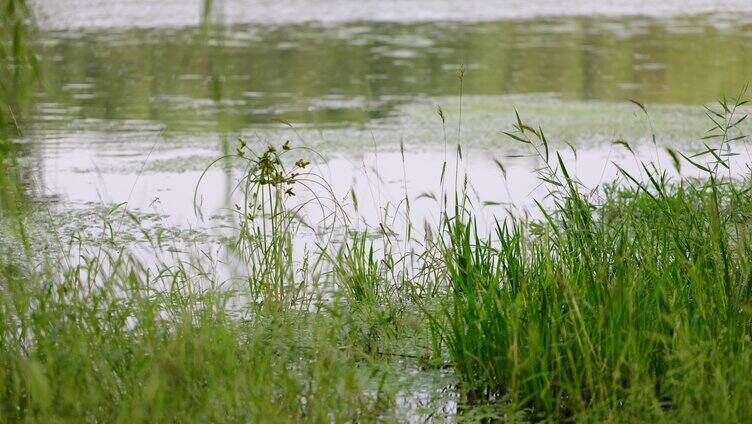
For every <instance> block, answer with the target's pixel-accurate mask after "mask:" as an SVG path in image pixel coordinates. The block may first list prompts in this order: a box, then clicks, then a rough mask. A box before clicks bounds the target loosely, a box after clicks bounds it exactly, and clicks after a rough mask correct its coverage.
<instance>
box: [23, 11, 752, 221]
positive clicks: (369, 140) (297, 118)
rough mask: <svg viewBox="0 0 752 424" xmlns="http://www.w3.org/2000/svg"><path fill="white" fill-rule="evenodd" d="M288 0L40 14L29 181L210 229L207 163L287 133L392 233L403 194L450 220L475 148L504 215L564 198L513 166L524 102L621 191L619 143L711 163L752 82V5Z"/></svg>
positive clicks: (50, 191) (215, 196)
mask: <svg viewBox="0 0 752 424" xmlns="http://www.w3.org/2000/svg"><path fill="white" fill-rule="evenodd" d="M277 3H278V2H253V3H252V5H251V6H246V3H243V2H235V1H227V2H212V4H210V5H209V8H208V9H206V10H210V11H211V12H212V13H211V14H210V15H209V16H210V18H207V19H204V16H205V15H203V14H202V10H203V9H202V8H203V4H202V3H199V2H182V1H181V2H170V1H168V2H160V5H159V7H157V6H154V4H153V3H151V2H139V1H133V2H116V1H89V2H84V1H73V0H68V1H61V2H58V1H54V2H53V1H41V0H40V1H37V2H36V10H37V15H38V21H39V25H40V26H41V33H40V40H39V45H38V48H39V51H40V59H41V64H42V69H43V72H44V77H45V78H44V84H43V85H44V86H43V88H42V89H40V90H39V94H38V95H37V96H36V98H35V108H34V111H33V113H32V114H31V115H29V116H27V117H25V121H26V122H25V123H26V124H28V126H29V127H30V128H31V131H29V132H27V133H26V135H25V137H24V138H23V139H22V140H21V143H22V145H23V148H24V149H25V150H26V151H27V156H28V158H29V163H30V168H31V169H32V170H33V172H31V173H30V176H29V178H32V179H36V180H38V181H37V182H38V183H39V185H41V186H42V187H43V188H44V192H45V194H47V195H50V196H55V198H57V199H59V201H60V203H61V204H63V205H65V206H66V207H70V206H73V207H83V208H88V207H91V205H93V204H102V203H103V204H117V203H120V202H128V205H129V206H128V207H129V209H131V210H133V211H141V212H156V213H159V214H162V215H164V217H165V219H166V222H167V223H168V224H169V225H174V226H182V227H190V228H193V227H202V228H207V229H212V228H215V227H216V226H218V225H219V224H218V223H216V222H207V220H206V219H203V220H202V219H199V218H198V217H197V216H196V214H195V213H194V206H195V205H194V204H193V201H194V190H196V188H197V182H198V179H199V176H200V175H201V173H202V172H203V171H204V169H205V167H206V166H207V165H208V163H209V162H210V161H211V160H212V159H213V158H215V157H217V156H220V155H223V154H227V153H232V152H233V151H234V148H235V140H236V138H238V137H243V138H245V139H248V140H250V141H251V142H252V143H254V145H255V146H260V145H263V144H265V143H272V144H276V145H281V144H282V143H283V142H284V141H285V140H287V139H290V140H291V141H292V144H293V145H295V146H309V147H312V148H314V149H316V150H317V151H319V152H320V153H321V154H322V156H323V158H322V159H319V160H316V161H315V166H317V168H316V170H317V172H320V173H321V174H322V175H323V176H324V177H325V178H326V179H327V180H328V181H330V182H331V184H332V186H333V187H334V190H335V194H336V196H337V198H338V199H346V198H347V195H348V193H349V191H350V190H351V189H353V190H355V191H356V193H357V195H358V196H359V197H360V198H361V199H367V201H361V207H360V210H359V214H360V215H361V216H362V218H363V220H364V224H363V225H365V226H366V227H372V228H373V227H377V226H378V225H379V224H380V223H382V222H381V221H384V220H385V217H384V208H385V207H387V206H388V205H391V206H392V207H393V209H392V210H393V211H394V210H395V209H396V208H395V207H396V205H399V204H400V202H401V200H402V199H403V198H404V197H405V196H407V197H408V198H410V199H412V200H413V201H414V205H413V209H412V212H413V213H415V214H416V215H417V217H418V221H420V220H422V219H430V218H431V217H432V211H433V212H435V211H436V210H437V209H436V205H432V204H431V200H430V199H431V196H437V195H438V193H439V191H440V188H439V187H438V181H439V174H440V167H441V163H442V162H443V161H444V160H445V158H448V160H449V161H450V167H451V166H453V165H452V164H451V161H452V160H453V159H452V158H454V156H455V153H454V152H455V149H456V148H455V145H456V144H457V143H458V141H459V142H460V143H461V144H462V145H463V146H464V149H465V154H464V158H463V163H462V164H461V168H462V170H463V172H467V173H468V175H469V180H470V181H471V183H472V187H473V190H474V193H475V194H476V197H477V203H478V205H483V204H485V206H483V208H482V209H483V210H484V212H483V213H484V214H487V215H488V216H489V219H492V218H493V217H494V216H501V215H503V214H505V213H507V210H509V209H510V208H511V209H515V208H517V207H518V206H520V205H526V204H527V205H529V204H530V203H531V199H532V198H534V197H535V196H541V195H544V194H545V191H541V189H540V188H539V187H538V186H539V180H537V179H536V176H535V174H534V172H532V170H533V169H535V168H537V167H539V166H540V165H541V164H540V163H539V162H536V160H533V159H530V158H514V157H510V156H517V155H520V154H523V153H529V152H528V151H525V150H524V149H523V147H524V146H520V145H519V144H516V143H513V142H511V141H510V140H509V139H508V138H506V137H504V136H502V135H501V131H504V130H509V129H510V127H511V124H512V123H513V122H514V110H515V108H516V109H517V110H519V111H520V113H521V114H522V115H523V117H524V118H525V119H526V120H527V121H528V122H530V123H532V124H535V125H540V126H542V127H543V128H544V129H545V130H546V132H547V134H548V135H549V138H550V139H551V141H552V143H553V144H554V146H555V147H556V148H557V149H560V150H562V151H563V152H565V153H566V154H568V155H570V156H568V157H569V160H571V161H575V156H574V154H572V153H571V152H569V151H570V150H571V149H570V147H569V145H571V146H576V149H578V151H579V152H578V153H579V154H578V156H577V160H576V163H574V164H573V167H574V168H576V169H577V171H578V175H580V176H581V177H582V178H583V180H585V181H586V182H587V183H589V184H591V185H596V184H598V183H601V182H604V181H608V180H610V179H613V178H616V177H617V173H616V171H615V168H614V167H613V166H611V165H610V162H611V161H613V160H615V159H617V160H621V161H626V162H627V165H625V166H630V165H631V164H633V163H634V161H633V160H632V158H631V157H630V156H629V155H627V154H626V153H625V152H624V151H615V150H614V145H613V144H612V143H613V142H614V141H616V140H620V139H623V140H627V141H628V142H630V143H631V144H633V145H634V146H635V148H636V149H638V150H639V151H641V152H643V154H646V155H648V156H651V155H652V156H653V157H656V158H657V157H659V156H663V160H664V161H667V162H665V163H668V160H667V158H666V157H665V154H662V153H660V152H659V151H662V148H659V147H656V146H653V145H652V134H654V133H655V134H657V142H658V144H659V146H674V147H677V148H681V149H684V150H687V151H691V150H692V149H696V148H698V147H699V146H700V145H699V144H698V142H697V139H698V138H699V137H700V136H701V135H702V133H703V131H704V130H705V129H706V128H707V125H708V122H707V120H706V119H705V118H704V116H703V113H702V108H701V105H702V104H705V103H707V102H711V101H713V100H714V99H716V98H717V97H718V96H719V95H721V94H723V93H727V94H731V93H734V92H736V90H738V89H739V88H740V87H741V86H742V85H743V84H744V83H745V82H747V79H748V78H749V76H750V75H752V62H750V61H749V60H747V58H749V57H752V51H750V50H752V43H750V41H752V10H750V9H752V6H750V5H749V3H748V2H746V1H731V0H730V1H726V2H707V1H691V2H680V1H668V2H663V3H662V5H658V4H656V3H655V2H638V1H619V2H609V5H603V4H601V3H602V2H586V1H581V2H575V3H574V4H568V5H567V7H563V6H561V5H560V4H559V3H560V2H553V1H548V0H538V1H536V2H529V1H525V2H516V1H512V2H508V4H506V6H505V7H497V6H496V5H495V3H494V2H486V1H474V2H473V3H472V4H466V3H462V5H460V4H459V3H458V2H454V1H444V2H432V3H431V4H430V6H429V5H428V3H426V2H421V1H418V2H387V3H384V2H370V1H367V2H348V1H326V2H315V5H314V3H312V2H305V1H302V0H300V1H295V2H285V5H283V6H279V5H278V4H277ZM698 13H701V14H700V15H698ZM460 69H464V77H463V81H462V84H460V81H459V77H458V74H459V72H460ZM460 86H462V91H463V95H462V99H461V101H460V96H459V92H460ZM627 99H638V100H639V101H641V102H643V103H645V104H647V105H648V108H649V111H650V119H649V120H648V119H646V118H645V117H644V116H643V115H642V113H641V111H640V110H639V109H638V108H637V107H636V106H634V105H633V104H631V103H629V102H627ZM439 106H440V107H441V108H442V109H443V110H444V112H445V114H446V117H447V121H446V124H445V125H442V122H441V120H440V119H439V116H438V114H437V107H439ZM460 109H461V115H462V120H461V122H462V123H461V128H460V118H459V117H460ZM400 144H403V145H404V146H405V151H406V153H405V154H404V156H403V154H402V153H400ZM617 150H618V149H617ZM447 152H448V153H447ZM656 152H658V153H656ZM656 155H657V156H656ZM403 157H404V159H403ZM494 159H497V160H500V161H501V162H502V163H503V164H504V166H505V167H506V170H507V174H508V175H507V177H506V179H505V178H504V177H503V176H502V173H501V172H500V170H499V168H498V167H497V166H496V164H495V163H494V161H493V160H494ZM237 177H238V170H237V169H232V168H222V167H217V168H215V169H214V170H212V171H211V172H209V174H208V175H207V176H206V180H205V182H204V184H202V186H201V187H198V192H197V199H198V200H199V201H200V202H201V206H202V209H204V212H205V214H204V218H206V217H211V216H212V215H214V214H216V213H219V214H221V213H222V211H223V210H224V209H225V208H227V207H231V206H232V204H233V202H234V200H232V187H233V184H234V181H235V180H236V178H237ZM449 185H450V186H452V183H451V182H450V183H449ZM517 209H519V208H517ZM518 212H520V211H519V210H518ZM391 220H392V221H394V222H396V221H399V219H398V218H396V217H392V218H391ZM209 221H211V220H209ZM394 222H393V223H394Z"/></svg>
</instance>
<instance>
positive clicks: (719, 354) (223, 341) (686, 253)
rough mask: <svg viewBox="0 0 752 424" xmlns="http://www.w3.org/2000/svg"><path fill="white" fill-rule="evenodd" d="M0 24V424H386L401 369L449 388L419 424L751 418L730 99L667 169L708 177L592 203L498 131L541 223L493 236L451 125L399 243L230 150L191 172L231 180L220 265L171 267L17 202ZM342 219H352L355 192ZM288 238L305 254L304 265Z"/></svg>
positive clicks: (739, 192)
mask: <svg viewBox="0 0 752 424" xmlns="http://www.w3.org/2000/svg"><path fill="white" fill-rule="evenodd" d="M211 3H212V2H209V1H207V2H205V10H206V11H209V10H210V9H211ZM0 5H2V6H3V11H4V13H2V14H0V16H2V18H3V19H4V20H3V24H4V25H3V27H2V31H3V37H4V42H3V43H2V45H0V47H2V49H0V59H2V60H3V66H6V65H7V66H8V68H7V69H12V70H14V72H13V73H5V74H4V75H16V76H17V77H18V78H16V76H14V77H13V78H14V79H10V80H7V79H3V80H2V81H0V83H2V84H3V85H2V86H1V87H0V88H2V89H3V95H4V97H3V99H2V101H3V102H4V105H3V106H8V107H4V108H3V112H2V113H0V118H2V119H3V121H2V122H0V124H1V125H2V128H3V132H2V133H0V139H1V140H2V142H1V143H0V148H2V149H0V153H2V156H0V164H2V166H3V168H2V172H0V188H1V189H2V190H1V191H0V195H2V197H0V218H1V219H2V226H3V230H4V231H6V230H7V231H6V232H7V234H8V236H7V237H6V238H4V239H3V240H0V242H2V249H4V250H3V251H2V252H0V253H1V254H0V421H2V422H82V421H83V422H166V421H178V422H184V421H188V422H192V421H199V422H249V421H250V422H297V421H302V422H370V421H377V420H382V421H398V420H404V419H405V416H404V415H403V414H401V413H399V411H398V410H399V408H400V406H399V405H398V402H397V399H398V398H400V397H401V398H405V397H410V396H412V395H413V393H412V392H410V390H411V389H410V387H409V384H408V385H407V386H405V385H403V384H402V383H399V382H400V381H404V380H405V376H404V374H405V371H404V368H399V367H395V366H394V364H395V363H398V364H401V363H405V362H410V363H414V364H415V367H414V368H413V369H411V371H413V372H419V369H420V368H422V369H423V370H426V369H439V370H449V371H450V372H451V373H452V375H453V376H454V377H453V378H454V379H455V381H456V385H455V386H454V387H452V388H451V389H450V390H451V391H453V392H456V394H457V397H456V398H453V399H454V400H452V401H451V402H457V403H458V406H457V408H456V411H449V412H446V414H445V415H441V414H439V413H437V411H432V412H430V413H428V414H426V415H425V416H422V415H409V413H408V417H407V418H410V419H414V420H418V419H421V420H423V419H426V420H431V419H434V420H441V419H447V418H448V419H457V420H460V419H463V418H464V419H468V420H471V421H493V420H495V419H498V420H506V421H537V420H545V421H619V422H620V421H630V422H631V421H657V422H664V421H665V422H676V421H687V422H696V421H703V422H747V421H750V420H752V408H750V406H749V405H750V404H752V380H751V379H750V378H749V370H750V367H751V366H752V353H751V351H750V344H751V343H752V334H751V333H752V328H751V327H750V326H751V325H752V262H750V258H752V237H750V234H752V231H751V230H752V221H751V220H750V219H751V218H752V215H751V213H750V210H752V209H750V208H751V207H752V195H751V194H750V190H751V189H752V181H750V179H749V177H748V176H747V175H746V174H747V173H746V172H744V173H742V172H732V170H731V158H732V157H733V155H734V154H735V153H734V149H733V148H732V146H733V145H734V144H737V143H741V142H743V141H744V140H745V139H744V136H743V134H739V132H738V130H739V127H740V124H741V123H742V122H744V120H745V119H746V115H744V114H743V113H741V110H742V109H743V108H744V106H745V102H743V101H742V100H741V98H742V97H743V95H744V91H742V92H740V93H739V95H738V96H737V99H735V100H733V101H728V100H725V99H722V100H721V101H720V102H719V105H718V107H716V108H708V110H707V114H708V118H709V120H710V122H711V123H712V128H711V130H710V131H708V133H707V134H705V136H704V138H703V140H702V142H701V143H700V144H701V150H700V151H698V152H696V153H691V154H690V153H681V152H675V151H673V150H670V151H669V152H668V153H669V155H670V157H671V158H672V162H673V165H674V168H675V169H676V171H677V172H679V171H681V168H682V165H684V166H687V167H692V168H694V169H695V170H697V171H699V172H700V173H701V174H702V177H701V178H688V177H687V178H684V177H681V176H679V177H674V178H670V177H668V173H667V172H665V171H664V170H663V169H662V168H661V167H660V164H657V165H656V164H654V163H640V167H639V169H640V170H639V174H633V173H629V172H627V171H626V170H625V169H623V168H619V169H620V172H621V181H618V182H615V183H613V184H608V185H605V186H603V187H597V188H592V189H589V188H586V187H584V185H583V184H581V183H580V182H579V181H578V180H577V179H576V177H575V176H574V175H573V174H572V173H570V171H569V169H568V168H567V164H566V163H565V161H564V160H563V159H562V157H561V156H560V155H559V154H558V152H557V151H556V150H555V149H554V148H553V147H552V145H551V144H550V143H549V140H548V139H547V138H546V135H545V134H544V132H543V130H542V129H541V128H535V127H533V126H531V125H528V124H526V123H525V122H524V121H523V120H522V119H521V117H520V116H519V115H518V116H517V117H516V122H515V123H514V128H513V130H512V131H509V132H507V133H506V134H507V136H508V137H509V138H510V139H512V140H514V141H516V142H520V143H523V144H525V145H526V146H527V147H528V148H529V149H530V150H531V155H533V156H535V157H536V158H537V159H538V161H539V163H540V164H541V167H540V168H539V169H537V170H536V172H537V173H538V176H539V179H540V182H541V184H543V185H545V186H546V187H548V188H549V191H548V193H547V196H546V198H545V199H541V200H540V201H541V203H537V205H538V208H539V216H540V218H539V219H527V218H519V217H510V218H507V219H506V220H498V221H496V222H495V223H494V225H493V226H492V228H491V229H490V231H489V229H486V228H483V227H482V226H481V225H480V224H479V223H478V219H477V218H476V216H477V215H476V213H475V209H474V207H475V206H477V205H475V204H474V201H473V200H472V196H471V193H470V192H471V187H470V184H469V182H468V178H467V177H466V176H465V178H464V179H463V178H462V175H460V172H459V162H460V160H461V159H462V155H463V154H462V146H461V138H462V129H461V123H460V124H459V125H458V129H457V143H458V144H457V148H456V158H455V160H456V162H455V166H454V170H452V169H451V168H452V166H451V164H449V161H448V158H446V153H445V160H444V162H443V163H441V164H439V165H440V168H441V169H440V175H441V176H440V186H441V192H440V195H439V197H438V200H437V205H438V207H439V209H440V217H441V218H440V220H439V222H438V224H436V225H433V226H432V225H430V224H427V223H426V224H424V225H423V229H422V230H419V228H420V226H418V225H414V223H413V222H412V217H411V202H410V201H411V199H410V198H409V196H408V194H407V189H405V198H404V199H403V201H402V202H401V203H400V205H397V206H396V207H395V210H396V211H398V212H399V213H400V214H402V215H401V216H402V217H404V221H405V231H404V233H403V234H399V232H398V231H395V230H394V229H392V228H390V226H389V225H388V224H387V221H388V219H386V218H387V217H388V216H389V212H388V211H386V210H385V212H384V216H385V218H384V219H383V222H382V223H380V225H379V226H378V227H377V228H367V229H365V230H364V229H362V228H360V227H358V226H357V225H355V224H356V221H357V217H355V216H351V214H349V213H348V212H347V210H348V209H347V207H346V205H344V204H343V203H344V202H343V201H342V200H341V199H338V198H337V196H336V195H335V193H334V190H333V189H332V188H331V186H329V184H328V183H327V181H325V180H324V179H323V178H321V177H320V176H319V175H317V174H316V173H315V172H313V171H312V170H311V168H310V166H309V165H310V161H313V160H316V158H317V155H316V153H315V152H312V151H310V150H308V149H305V148H300V147H298V146H295V145H293V143H291V142H289V141H285V142H283V143H282V144H280V145H277V146H261V147H259V146H253V147H251V146H249V145H248V144H247V143H246V141H244V140H238V144H237V149H236V151H235V152H234V154H230V153H228V154H226V155H224V156H223V157H221V158H219V159H217V161H215V162H213V163H212V164H210V165H209V167H208V168H207V172H208V171H209V170H211V169H212V168H213V167H216V166H223V165H224V164H226V163H227V162H229V161H233V162H236V163H237V164H240V165H239V166H240V168H241V169H243V173H242V175H241V177H240V179H239V181H238V183H237V185H236V187H235V190H234V194H236V195H237V197H239V198H240V199H241V200H240V201H239V203H238V204H237V205H235V206H234V208H233V210H232V214H233V217H234V218H233V223H234V227H233V231H232V235H233V239H232V242H231V243H228V245H226V246H224V245H223V246H222V251H223V253H224V254H226V256H225V257H223V258H221V259H220V258H215V257H212V256H211V255H210V254H209V253H208V252H206V251H199V252H196V254H195V257H191V258H185V257H182V256H179V255H176V254H173V252H172V251H171V250H169V249H165V246H164V245H163V243H162V242H161V241H160V240H159V236H157V240H154V239H152V238H151V236H149V235H148V234H147V233H145V234H147V236H146V238H147V241H148V242H149V244H148V246H149V248H150V249H151V250H150V252H151V253H153V256H154V257H155V258H157V260H155V261H152V262H149V263H147V262H146V261H144V260H142V259H139V256H138V255H137V254H136V253H135V252H134V251H131V250H130V249H128V248H127V247H126V246H125V243H124V242H123V238H124V236H123V235H121V234H118V231H117V229H120V228H123V227H122V222H119V223H118V222H112V221H109V219H110V218H106V219H105V220H104V222H103V225H102V229H103V230H102V232H101V235H100V236H99V237H96V238H94V239H93V240H92V239H91V238H89V239H87V240H88V241H86V242H84V237H81V236H76V235H74V236H73V237H71V238H70V240H62V238H61V235H60V234H58V233H57V231H56V227H55V226H54V222H47V223H46V224H47V226H43V225H44V223H45V219H46V218H45V217H46V216H49V213H47V214H46V213H44V212H45V211H42V213H40V211H39V210H38V209H44V208H45V205H44V204H40V203H32V202H30V201H28V193H27V192H26V189H25V186H27V185H29V184H28V183H24V182H22V181H23V179H22V178H21V175H20V173H19V172H18V164H17V162H16V161H15V156H14V155H13V154H12V153H7V152H12V149H11V148H6V146H10V143H9V141H8V139H9V138H10V134H9V132H8V128H9V127H8V125H7V124H8V123H9V122H11V121H12V120H9V119H8V117H9V116H11V115H10V114H6V110H7V111H11V110H13V108H14V107H18V109H19V110H21V111H22V110H23V109H24V108H23V107H22V106H23V105H24V104H25V103H24V100H23V99H24V94H23V93H27V92H28V90H21V89H20V88H23V87H26V88H28V87H29V86H28V82H26V83H23V81H28V80H26V79H24V78H21V77H22V76H24V75H27V73H28V70H29V69H32V68H33V66H34V60H33V55H30V53H29V52H28V51H26V50H25V47H24V45H25V43H24V37H26V31H27V29H26V28H27V27H26V26H25V24H24V23H25V22H26V17H25V15H24V14H23V13H25V11H26V10H27V9H26V8H25V3H24V2H23V1H19V0H5V1H0ZM206 14H207V15H208V12H206ZM5 40H11V42H5ZM7 46H11V48H10V49H8V47H7ZM24 67H25V68H24ZM19 69H21V70H23V69H26V71H23V72H21V71H19V72H21V73H20V74H16V73H15V71H16V70H19ZM463 78H464V70H461V71H460V82H461V83H462V79H463ZM19 84H20V85H19ZM24 84H26V85H24ZM12 86H15V87H18V88H19V89H13V90H10V89H9V88H8V87H12ZM8 93H13V94H14V96H11V97H12V98H11V97H8V96H7V95H8ZM460 97H462V94H461V92H460ZM634 103H635V106H636V107H638V108H639V109H640V110H642V111H643V112H644V113H645V114H646V115H647V114H648V110H647V108H646V107H645V106H644V105H642V104H640V103H638V102H634ZM461 104H462V102H461V100H460V105H461ZM438 114H439V117H440V119H441V122H442V129H443V134H444V145H445V151H446V150H447V147H446V146H447V144H448V136H447V130H446V122H447V121H446V113H445V111H444V110H442V109H441V108H439V109H438ZM459 115H460V122H461V109H460V112H459ZM22 121H23V120H22ZM10 128H13V129H14V130H15V131H17V132H18V131H20V127H19V126H18V123H17V122H15V121H14V122H13V125H12V126H11V127H10ZM619 143H620V144H622V145H623V146H624V147H625V148H627V149H629V150H630V151H631V150H632V149H631V147H630V146H629V144H628V143H626V142H624V141H620V142H619ZM225 147H227V146H225ZM656 148H657V145H656ZM225 150H227V149H225ZM401 152H402V157H403V169H404V167H405V166H407V165H408V164H406V163H405V159H404V158H405V154H404V146H401ZM635 160H638V159H637V158H635ZM499 165H500V170H501V171H502V173H503V172H505V171H504V168H503V166H502V165H501V164H499ZM617 166H618V165H617ZM447 169H449V172H447ZM448 174H449V175H448ZM451 174H454V179H453V180H451V178H450V177H451ZM740 175H741V177H740ZM202 180H203V177H202V178H201V180H200V181H199V182H198V187H200V186H201V184H202ZM452 186H453V188H451V187H452ZM198 187H197V191H196V193H197V194H196V196H195V198H194V204H195V206H196V212H197V215H199V216H200V215H201V214H202V208H201V205H200V201H199V200H198ZM447 187H450V188H447ZM210 189H211V188H210ZM433 198H434V200H436V197H435V196H433ZM452 198H453V202H452V201H450V200H449V199H452ZM350 201H351V205H350V206H352V207H353V208H354V210H355V212H356V214H357V210H358V199H357V197H356V195H355V192H354V191H353V192H352V193H351V200H350ZM112 211H114V212H118V213H117V214H116V216H117V218H115V219H132V220H134V222H135V223H136V224H139V220H138V218H137V217H136V216H135V215H134V214H132V213H127V212H126V211H125V210H124V211H122V213H121V211H120V208H119V206H116V207H114V208H112ZM395 213H397V212H395ZM392 222H394V220H392ZM40 224H42V228H41V229H40ZM129 228H130V227H129ZM39 233H42V236H41V238H40V236H39ZM303 233H305V234H307V235H312V237H313V238H312V240H313V242H311V243H307V244H306V245H305V248H304V249H302V250H300V249H297V248H296V244H295V243H296V240H298V239H299V238H300V236H301V234H303ZM489 233H490V234H489ZM44 236H47V237H49V238H51V239H53V240H52V241H53V242H52V243H47V241H46V240H43V238H44ZM400 237H401V238H400ZM9 240H10V241H9ZM42 245H47V246H52V248H48V249H42V248H41V246H42ZM163 257H166V258H167V259H168V260H162V259H161V258H163ZM219 262H223V263H224V264H232V267H233V269H234V271H236V272H234V273H233V274H232V275H230V276H229V277H227V276H224V275H222V274H220V273H219V272H217V266H218V263H219ZM439 390H442V388H437V391H439ZM456 399H459V400H458V401H457V400H456ZM451 402H447V403H451ZM444 408H449V409H451V407H448V406H447V405H443V406H442V407H440V408H437V410H442V409H444ZM455 413H456V414H455Z"/></svg>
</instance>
